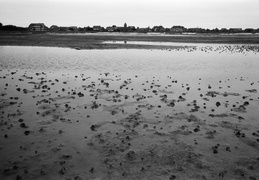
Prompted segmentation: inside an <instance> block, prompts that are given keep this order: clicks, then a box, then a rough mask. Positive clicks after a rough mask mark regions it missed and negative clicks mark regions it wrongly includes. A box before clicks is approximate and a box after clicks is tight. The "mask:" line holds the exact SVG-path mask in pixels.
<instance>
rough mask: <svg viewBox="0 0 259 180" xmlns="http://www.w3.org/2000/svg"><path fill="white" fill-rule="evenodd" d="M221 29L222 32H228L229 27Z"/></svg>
mask: <svg viewBox="0 0 259 180" xmlns="http://www.w3.org/2000/svg"><path fill="white" fill-rule="evenodd" d="M219 31H220V32H228V29H227V28H221V29H220V30H219Z"/></svg>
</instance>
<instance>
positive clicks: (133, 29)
mask: <svg viewBox="0 0 259 180" xmlns="http://www.w3.org/2000/svg"><path fill="white" fill-rule="evenodd" d="M128 30H130V31H135V30H136V28H135V26H128Z"/></svg>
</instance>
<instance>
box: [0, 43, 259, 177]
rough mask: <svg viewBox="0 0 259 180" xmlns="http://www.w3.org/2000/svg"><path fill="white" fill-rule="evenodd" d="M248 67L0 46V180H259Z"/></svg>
mask: <svg viewBox="0 0 259 180" xmlns="http://www.w3.org/2000/svg"><path fill="white" fill-rule="evenodd" d="M127 43H128V42H127ZM258 59H259V58H258V46H254V45H215V44H206V45H201V44H200V45H198V46H194V47H189V48H182V49H181V48H178V49H172V50H143V49H141V50H140V49H117V50H79V51H78V50H74V49H67V48H48V47H18V46H2V47H0V93H1V94H0V128H1V137H0V154H1V156H0V179H15V178H16V179H19V178H22V179H175V178H176V179H219V178H220V179H242V178H246V179H249V178H250V179H253V178H259V174H258V172H259V156H258V150H259V119H258V117H259V111H258V107H259V95H258V90H259V71H258V68H259V61H258Z"/></svg>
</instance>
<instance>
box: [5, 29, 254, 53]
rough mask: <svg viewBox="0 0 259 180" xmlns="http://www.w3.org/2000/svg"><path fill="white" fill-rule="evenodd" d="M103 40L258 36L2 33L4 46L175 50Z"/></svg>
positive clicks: (245, 40)
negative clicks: (111, 42) (110, 42)
mask: <svg viewBox="0 0 259 180" xmlns="http://www.w3.org/2000/svg"><path fill="white" fill-rule="evenodd" d="M104 41H146V42H178V43H216V44H259V35H258V34H194V35H170V34H169V35H165V34H162V35H161V34H160V35H154V34H145V33H144V34H142V33H139V34H131V33H8V32H7V33H4V32H1V33H0V45H2V46H10V45H12V46H44V47H68V48H73V49H78V50H82V49H175V48H179V47H173V46H161V45H160V46H157V45H139V44H103V42H104Z"/></svg>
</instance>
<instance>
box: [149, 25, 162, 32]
mask: <svg viewBox="0 0 259 180" xmlns="http://www.w3.org/2000/svg"><path fill="white" fill-rule="evenodd" d="M152 30H153V31H154V32H164V31H165V28H164V27H163V26H154V27H153V29H152Z"/></svg>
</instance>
